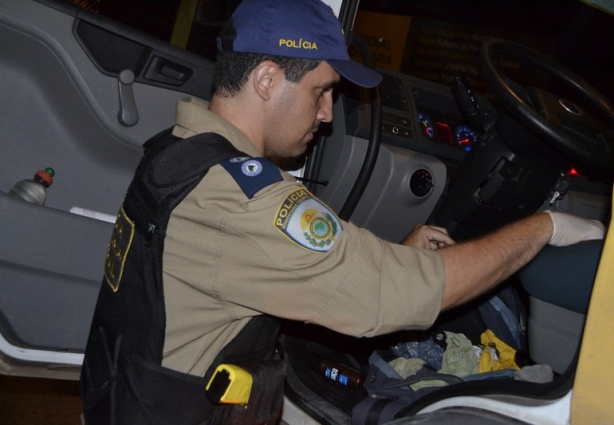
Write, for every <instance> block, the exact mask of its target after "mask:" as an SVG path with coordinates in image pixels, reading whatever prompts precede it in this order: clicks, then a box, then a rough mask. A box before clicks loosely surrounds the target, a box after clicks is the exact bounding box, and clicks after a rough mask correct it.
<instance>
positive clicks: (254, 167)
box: [221, 157, 283, 199]
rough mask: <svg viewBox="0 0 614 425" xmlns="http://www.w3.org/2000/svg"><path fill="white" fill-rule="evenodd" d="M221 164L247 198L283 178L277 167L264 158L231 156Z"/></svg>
mask: <svg viewBox="0 0 614 425" xmlns="http://www.w3.org/2000/svg"><path fill="white" fill-rule="evenodd" d="M221 165H222V167H224V168H225V169H226V171H228V173H229V174H230V175H231V176H232V178H233V179H235V181H236V182H237V184H238V185H239V187H241V190H243V193H245V195H246V196H247V197H248V198H249V199H252V198H253V197H254V195H255V194H256V193H257V192H258V191H259V190H261V189H264V188H265V187H267V186H269V185H271V184H273V183H277V182H279V181H282V180H283V178H282V176H281V172H280V171H279V168H277V166H276V165H275V164H273V163H272V162H271V161H269V160H268V159H266V158H251V157H238V158H231V159H229V160H227V161H222V162H221Z"/></svg>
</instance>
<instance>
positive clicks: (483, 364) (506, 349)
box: [478, 329, 520, 373]
mask: <svg viewBox="0 0 614 425" xmlns="http://www.w3.org/2000/svg"><path fill="white" fill-rule="evenodd" d="M480 341H481V342H482V346H483V348H482V354H481V355H480V361H479V364H478V370H479V372H480V373H484V372H493V371H496V370H505V369H516V370H520V367H519V366H518V365H517V364H516V361H515V357H516V350H514V349H513V348H512V347H510V346H509V345H507V344H506V343H505V342H503V341H501V340H500V339H499V338H497V336H496V335H495V334H494V332H493V331H491V330H490V329H487V330H486V331H484V332H483V333H482V335H481V336H480Z"/></svg>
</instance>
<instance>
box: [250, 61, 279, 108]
mask: <svg viewBox="0 0 614 425" xmlns="http://www.w3.org/2000/svg"><path fill="white" fill-rule="evenodd" d="M284 78H285V76H284V72H283V70H282V69H281V68H280V67H279V65H277V64H276V63H275V62H272V61H262V62H260V63H259V64H258V66H257V67H256V69H254V72H253V73H252V84H253V87H254V91H255V92H256V93H257V94H258V96H260V97H261V98H262V99H263V100H269V99H270V98H271V96H272V95H273V92H274V90H275V89H276V88H277V87H280V86H281V83H282V82H283V79H284Z"/></svg>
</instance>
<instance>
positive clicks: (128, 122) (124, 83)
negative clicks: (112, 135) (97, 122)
mask: <svg viewBox="0 0 614 425" xmlns="http://www.w3.org/2000/svg"><path fill="white" fill-rule="evenodd" d="M117 81H118V86H119V112H118V114H117V120H118V121H119V123H120V124H121V125H123V126H124V127H132V126H134V125H135V124H136V123H137V122H139V112H138V111H137V109H136V101H135V100H134V92H133V91H132V83H134V72H132V71H130V70H129V69H124V70H123V71H122V72H120V73H119V75H118V77H117Z"/></svg>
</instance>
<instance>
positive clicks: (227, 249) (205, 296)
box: [163, 99, 444, 376]
mask: <svg viewBox="0 0 614 425" xmlns="http://www.w3.org/2000/svg"><path fill="white" fill-rule="evenodd" d="M203 132H215V133H219V134H220V135H222V136H224V137H226V138H227V139H228V140H229V141H230V142H231V143H232V144H233V145H234V146H235V147H236V148H237V149H239V150H240V151H242V152H245V153H247V154H248V155H250V156H254V157H258V156H259V154H258V152H257V151H256V149H255V148H254V146H253V145H252V144H251V142H250V141H249V140H248V139H247V137H246V136H245V135H243V134H242V133H241V132H240V131H239V130H238V129H237V128H236V127H234V126H233V125H232V124H230V123H229V122H228V121H226V120H224V119H222V118H220V117H218V116H217V115H215V114H213V113H211V112H209V111H208V110H207V109H206V106H205V105H203V104H202V103H200V102H198V101H196V100H194V99H190V100H186V101H180V102H179V103H178V106H177V125H176V126H175V128H174V130H173V134H175V135H176V136H179V137H189V136H193V135H195V134H198V133H203ZM282 174H283V176H284V180H283V181H280V182H278V183H274V184H272V185H270V186H268V187H266V188H264V189H262V190H260V191H259V192H257V193H256V195H255V196H254V197H253V198H252V199H248V197H247V196H246V195H245V194H244V193H243V191H242V190H241V188H240V187H239V185H238V184H237V183H236V181H235V180H234V179H233V177H232V176H231V175H230V174H229V173H228V172H227V171H226V169H224V168H223V167H222V166H221V165H216V166H214V167H212V168H211V169H210V170H209V172H208V174H207V175H206V176H205V177H204V178H203V180H202V181H201V182H200V183H199V184H198V186H197V187H196V188H195V189H194V190H193V191H192V192H191V193H190V194H189V195H188V196H187V197H186V198H185V199H184V200H183V201H182V202H181V203H180V204H179V205H178V206H177V207H176V208H175V210H174V211H173V213H172V214H171V217H170V221H169V224H168V230H167V236H166V239H165V249H164V255H163V262H164V263H163V282H164V297H165V304H166V340H165V345H164V359H163V365H164V366H167V367H170V368H172V369H175V370H179V371H182V372H186V373H191V374H195V375H201V376H202V375H204V373H205V372H206V370H207V368H208V367H209V365H210V363H211V362H212V361H213V359H214V358H215V356H216V355H217V353H218V352H219V351H220V350H221V348H222V347H224V346H225V345H226V344H227V343H228V342H229V341H231V340H232V338H234V337H235V336H236V335H237V334H238V332H239V331H240V330H241V329H242V328H243V327H244V326H245V324H246V323H247V322H248V321H249V319H250V318H251V317H253V316H255V315H259V314H261V313H268V314H271V315H273V316H278V317H282V318H287V319H294V320H299V321H304V322H308V323H315V324H319V325H322V326H325V327H327V328H330V329H333V330H335V331H337V332H341V333H344V334H349V335H353V336H359V337H360V336H366V337H369V336H374V335H378V334H384V333H389V332H392V331H395V330H400V329H412V328H413V329H424V328H427V327H428V326H429V325H431V324H432V323H433V321H434V320H435V318H436V317H437V315H438V314H439V310H440V306H441V301H442V293H443V286H444V285H443V284H444V270H443V261H442V258H441V256H440V255H439V254H438V253H437V252H434V251H428V250H420V249H415V248H408V247H405V246H402V245H397V244H392V243H388V242H386V241H383V240H381V239H379V238H377V237H376V236H374V235H373V234H372V233H370V232H368V231H366V230H364V229H360V228H358V227H356V226H354V225H352V224H351V223H346V222H344V221H339V220H338V219H337V218H336V217H335V216H334V214H333V213H332V211H330V210H329V209H328V208H327V207H326V206H325V205H324V204H322V203H321V202H320V201H318V200H317V199H315V198H313V197H312V196H311V194H309V192H307V190H306V189H305V188H304V187H303V186H302V185H300V184H298V183H297V182H296V180H295V179H294V178H293V177H292V176H290V175H288V174H286V173H282ZM289 205H294V207H298V208H297V209H296V210H295V211H302V213H301V214H302V215H301V214H294V215H295V216H297V218H296V219H292V220H290V221H291V223H290V224H292V225H294V226H295V227H296V229H300V227H302V229H306V231H305V232H304V233H303V234H304V235H305V238H306V239H300V238H301V237H302V236H301V234H299V233H300V232H302V230H301V231H299V232H296V231H294V233H293V231H292V230H289V229H290V227H288V230H287V231H286V232H284V231H282V230H280V226H279V224H280V219H281V218H287V212H288V211H290V210H289V209H288V207H289ZM301 208H302V210H301ZM299 216H300V217H299ZM318 220H319V221H318ZM309 226H311V227H309ZM314 226H315V227H314ZM317 226H320V227H317ZM309 232H312V233H311V235H312V236H318V235H319V236H318V237H321V239H318V240H315V239H314V238H310V236H309V235H310V233H309ZM316 242H317V243H316ZM310 244H311V245H310Z"/></svg>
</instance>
